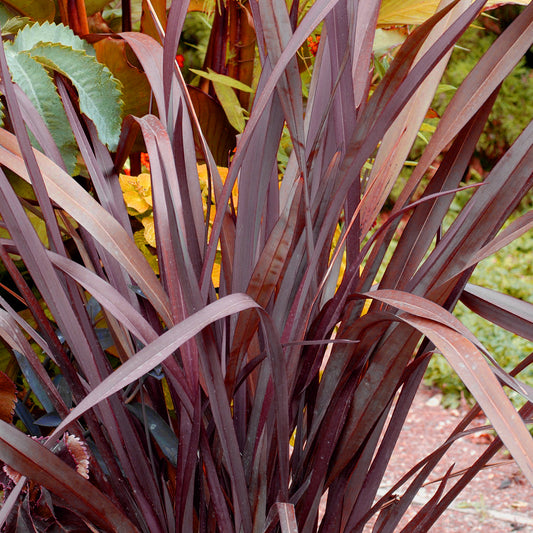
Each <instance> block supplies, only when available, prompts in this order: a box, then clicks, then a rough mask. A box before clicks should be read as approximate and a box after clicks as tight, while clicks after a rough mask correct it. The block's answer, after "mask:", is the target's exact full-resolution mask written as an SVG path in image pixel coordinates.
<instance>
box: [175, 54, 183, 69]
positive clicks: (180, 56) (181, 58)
mask: <svg viewBox="0 0 533 533" xmlns="http://www.w3.org/2000/svg"><path fill="white" fill-rule="evenodd" d="M176 61H177V62H178V65H179V66H180V68H182V67H183V65H185V58H184V57H183V56H182V55H181V54H178V55H177V56H176Z"/></svg>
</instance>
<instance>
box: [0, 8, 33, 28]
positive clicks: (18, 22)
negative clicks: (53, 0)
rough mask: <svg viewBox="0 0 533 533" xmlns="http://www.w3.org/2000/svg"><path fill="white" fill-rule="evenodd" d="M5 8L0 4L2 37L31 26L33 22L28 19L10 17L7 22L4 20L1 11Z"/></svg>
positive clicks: (3, 12)
mask: <svg viewBox="0 0 533 533" xmlns="http://www.w3.org/2000/svg"><path fill="white" fill-rule="evenodd" d="M3 10H5V7H4V6H2V5H1V4H0V24H2V35H10V34H13V33H17V32H18V31H20V30H21V29H22V28H24V27H25V26H28V25H31V24H33V21H32V20H31V19H29V18H28V17H10V18H8V19H7V20H6V19H5V18H4V14H6V13H7V12H5V11H3Z"/></svg>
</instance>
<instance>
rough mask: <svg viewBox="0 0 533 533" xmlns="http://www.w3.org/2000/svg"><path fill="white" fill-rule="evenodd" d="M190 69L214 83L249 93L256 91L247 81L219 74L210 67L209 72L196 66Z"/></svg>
mask: <svg viewBox="0 0 533 533" xmlns="http://www.w3.org/2000/svg"><path fill="white" fill-rule="evenodd" d="M189 70H190V71H191V72H194V73H195V74H197V75H198V76H202V78H206V79H208V80H209V81H212V82H213V83H219V84H220V85H225V86H226V87H233V88H234V89H237V90H238V91H245V92H247V93H253V92H254V90H253V89H252V88H251V87H248V85H246V84H245V83H242V82H240V81H238V80H234V79H233V78H230V77H229V76H225V75H224V74H218V73H216V72H213V71H212V70H211V69H208V70H209V71H208V72H204V71H203V70H196V69H194V68H191V69H189Z"/></svg>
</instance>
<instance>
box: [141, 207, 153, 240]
mask: <svg viewBox="0 0 533 533" xmlns="http://www.w3.org/2000/svg"><path fill="white" fill-rule="evenodd" d="M141 222H142V225H143V226H144V238H145V239H146V242H147V243H148V244H149V245H150V246H153V247H154V248H155V226H154V215H149V216H147V217H143V218H142V219H141Z"/></svg>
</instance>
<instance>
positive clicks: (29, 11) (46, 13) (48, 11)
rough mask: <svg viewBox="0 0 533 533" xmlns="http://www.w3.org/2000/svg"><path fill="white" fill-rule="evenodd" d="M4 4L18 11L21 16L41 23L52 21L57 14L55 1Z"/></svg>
mask: <svg viewBox="0 0 533 533" xmlns="http://www.w3.org/2000/svg"><path fill="white" fill-rule="evenodd" d="M3 3H4V4H7V5H8V6H10V7H12V8H14V9H16V10H17V11H18V12H19V13H20V14H21V15H24V16H25V17H29V18H32V19H34V20H38V21H39V22H44V21H45V20H48V21H52V20H54V16H55V14H56V6H55V2H54V0H38V1H37V2H36V1H35V0H5V1H4V2H3Z"/></svg>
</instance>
